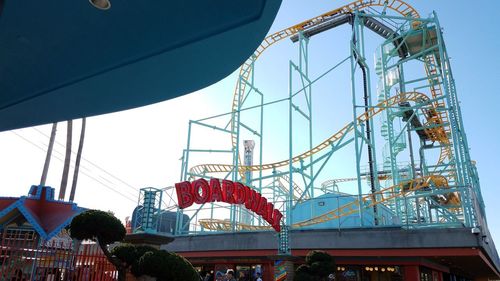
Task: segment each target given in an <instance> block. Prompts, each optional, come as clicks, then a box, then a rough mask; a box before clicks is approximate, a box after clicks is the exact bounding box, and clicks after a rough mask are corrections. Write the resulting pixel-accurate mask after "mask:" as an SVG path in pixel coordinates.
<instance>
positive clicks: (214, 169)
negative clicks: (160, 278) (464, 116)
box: [190, 92, 439, 175]
mask: <svg viewBox="0 0 500 281" xmlns="http://www.w3.org/2000/svg"><path fill="white" fill-rule="evenodd" d="M428 100H429V98H428V97H427V96H426V95H424V94H422V93H419V92H407V93H402V94H399V95H396V96H393V97H391V98H389V99H388V100H385V101H382V102H380V103H378V104H377V105H376V106H374V107H372V108H370V109H369V110H368V111H367V112H366V113H363V114H361V115H359V116H358V117H357V122H358V123H363V122H366V120H368V119H370V118H372V117H374V116H376V115H377V114H379V113H381V112H383V111H384V110H385V109H386V108H388V107H394V106H397V105H398V103H400V102H403V101H413V102H416V103H423V104H425V103H426V101H428ZM422 101H423V102H422ZM353 129H354V122H350V123H349V124H347V125H345V126H344V127H343V128H342V129H340V130H339V131H338V132H337V133H335V134H333V135H332V136H330V137H329V138H327V139H326V140H324V141H323V142H321V143H320V144H318V145H317V146H316V147H314V148H313V149H311V150H309V151H306V152H304V153H302V154H300V155H297V156H295V157H293V158H292V163H296V162H299V161H301V160H305V159H307V158H308V157H310V156H311V155H314V154H316V153H318V152H320V151H322V150H324V149H326V148H330V147H331V145H332V144H333V143H335V142H336V141H339V140H342V139H343V137H344V135H346V134H347V133H349V132H351V131H352V130H353ZM434 129H439V127H438V128H431V129H429V130H431V131H432V130H434ZM289 164H290V160H289V159H286V160H283V161H279V162H275V163H270V164H263V165H252V166H239V168H238V170H239V172H240V173H241V172H246V171H260V170H270V169H277V168H280V167H283V166H287V165H289ZM233 169H234V167H233V165H230V164H201V165H197V166H193V167H192V168H191V169H190V173H191V175H201V174H206V173H228V172H231V171H233Z"/></svg>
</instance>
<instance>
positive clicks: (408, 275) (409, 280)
mask: <svg viewBox="0 0 500 281" xmlns="http://www.w3.org/2000/svg"><path fill="white" fill-rule="evenodd" d="M404 276H405V278H404V280H405V281H420V270H419V268H418V265H408V266H405V267H404Z"/></svg>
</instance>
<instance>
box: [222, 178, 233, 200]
mask: <svg viewBox="0 0 500 281" xmlns="http://www.w3.org/2000/svg"><path fill="white" fill-rule="evenodd" d="M222 200H223V201H224V202H226V203H229V204H234V183H233V182H232V181H229V180H222Z"/></svg>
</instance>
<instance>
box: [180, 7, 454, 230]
mask: <svg viewBox="0 0 500 281" xmlns="http://www.w3.org/2000/svg"><path fill="white" fill-rule="evenodd" d="M367 7H384V8H385V9H390V10H392V11H394V12H396V13H398V14H400V15H402V16H404V17H409V18H419V17H420V15H419V14H418V12H417V11H416V10H415V9H414V8H413V7H412V6H410V5H409V4H407V3H405V2H404V1H400V0H378V1H377V0H375V1H373V0H371V1H369V0H359V1H354V2H352V3H350V4H347V5H345V6H342V7H340V8H337V9H334V10H332V11H329V12H327V13H324V14H321V15H319V16H317V17H314V18H311V19H309V20H306V21H303V22H301V23H299V24H296V25H293V26H291V27H288V28H286V29H283V30H280V31H278V32H275V33H273V34H271V35H269V36H267V37H266V38H265V39H264V41H263V42H262V44H261V45H260V46H259V47H258V48H257V50H256V51H255V53H254V55H253V56H252V57H251V58H249V59H248V60H247V61H246V62H245V63H244V64H243V65H242V66H241V68H240V71H239V77H242V79H246V80H248V79H249V77H250V75H251V71H252V64H253V63H254V62H255V60H256V59H258V58H259V57H260V55H261V54H262V53H263V52H264V51H265V50H266V49H267V48H269V47H270V46H272V45H274V44H275V43H277V42H279V41H281V40H283V39H286V38H289V37H291V36H293V35H295V34H297V33H299V32H300V31H303V30H305V29H308V28H311V27H314V26H317V25H320V24H322V23H324V22H326V21H328V20H330V19H332V18H333V17H335V16H339V15H343V14H349V13H353V12H354V11H360V10H363V9H365V8H367ZM425 63H426V65H425V70H426V73H427V76H428V77H429V78H428V80H429V83H430V85H431V87H430V89H431V93H432V98H433V100H434V102H432V103H431V102H429V97H428V96H426V95H425V94H422V93H418V92H407V93H401V94H399V95H396V96H393V97H391V98H389V99H388V100H386V101H383V102H381V103H379V104H377V105H376V106H374V107H372V108H370V109H369V110H368V111H367V112H366V113H363V114H361V115H360V116H358V117H357V122H359V123H364V122H365V121H366V120H368V119H370V118H373V117H374V116H375V115H377V114H379V113H381V112H383V111H384V110H385V109H386V108H390V107H393V106H397V105H398V103H400V102H405V101H412V102H415V103H418V104H419V105H423V107H421V108H420V110H421V111H422V112H423V115H424V116H425V118H426V121H427V122H426V123H425V124H424V131H425V133H426V135H427V136H428V137H429V139H430V140H431V141H436V142H439V143H440V144H441V152H440V156H439V160H438V164H442V163H444V162H445V161H447V160H449V161H451V160H452V158H453V154H452V151H451V140H450V132H451V128H450V127H449V122H448V115H447V113H446V112H443V111H442V109H443V108H445V105H444V102H443V101H442V96H443V95H442V91H441V88H440V85H439V83H435V81H434V79H435V78H434V77H435V76H436V74H437V73H438V69H437V66H436V61H435V59H434V56H433V55H428V56H426V57H425ZM245 88H246V83H236V87H235V90H234V95H233V103H232V112H233V116H232V119H231V121H230V123H231V132H232V133H231V139H232V146H233V150H235V149H236V147H237V143H236V142H237V136H236V133H235V125H236V123H235V120H237V115H238V114H239V111H238V102H239V101H240V100H243V99H244V95H245ZM353 127H354V124H353V122H351V123H349V124H347V125H346V126H344V127H343V128H342V129H340V130H339V131H338V132H336V133H335V134H333V135H332V136H331V137H329V138H327V139H326V140H324V141H323V142H321V143H320V144H319V145H317V146H316V147H314V148H313V149H311V150H309V151H306V152H304V153H302V154H300V155H297V156H295V157H293V158H292V160H291V162H292V163H296V162H299V161H301V160H304V159H306V158H308V157H310V156H312V155H314V154H316V153H318V152H320V151H323V150H325V149H327V148H329V147H331V144H332V143H334V142H336V141H339V140H341V139H342V138H343V137H344V136H345V135H346V134H348V133H350V132H351V131H352V130H353ZM238 157H239V155H238ZM240 163H241V161H240ZM290 164H291V163H290V160H289V159H287V160H283V161H279V162H275V163H270V164H263V165H252V166H243V165H242V166H239V167H238V171H234V166H233V165H229V164H202V165H196V166H193V167H192V168H190V170H189V171H190V174H191V175H202V174H207V173H229V172H238V173H240V174H242V175H243V174H244V173H245V172H246V171H261V170H269V169H277V168H280V167H284V166H287V165H290ZM454 176H455V175H454V174H451V173H448V174H447V175H441V174H439V173H438V171H437V170H435V171H434V172H431V174H430V175H429V176H426V177H422V178H417V179H414V180H410V181H406V182H401V183H399V184H397V185H394V186H391V187H388V188H384V189H382V190H380V191H377V192H376V193H374V194H370V195H366V196H363V197H362V198H361V202H362V203H361V205H362V206H363V207H364V208H365V207H371V206H374V205H377V204H381V203H384V202H386V201H387V200H390V199H393V198H396V197H399V196H405V195H407V194H408V193H411V192H415V191H417V190H422V189H425V188H429V187H430V186H431V185H432V186H434V187H438V188H447V187H448V181H449V180H454ZM285 180H286V179H285ZM293 186H294V195H295V194H297V193H298V194H300V193H301V192H302V190H301V188H300V187H299V186H298V185H296V184H294V183H293ZM448 196H449V197H450V198H447V201H453V203H457V202H459V201H460V199H459V198H458V196H457V195H456V194H454V193H449V195H448ZM294 197H295V196H294ZM374 198H375V199H374ZM295 199H297V198H295ZM359 205H360V202H359V200H355V201H353V202H351V203H348V204H346V205H343V206H340V207H339V208H338V209H335V210H333V211H330V212H327V213H325V214H323V215H320V216H317V217H314V218H311V219H309V220H306V221H302V222H298V223H295V224H293V225H292V227H302V226H308V225H313V224H317V223H322V222H326V221H329V220H333V219H337V218H340V217H343V216H347V215H350V214H352V213H355V212H357V211H359ZM199 223H200V225H201V226H203V227H204V228H205V229H211V230H224V231H228V230H231V229H232V227H235V229H236V230H267V229H270V227H269V226H255V225H248V224H241V223H236V224H235V225H234V226H233V225H232V223H231V222H230V221H228V220H218V219H200V220H199Z"/></svg>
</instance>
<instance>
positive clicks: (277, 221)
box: [273, 209, 283, 232]
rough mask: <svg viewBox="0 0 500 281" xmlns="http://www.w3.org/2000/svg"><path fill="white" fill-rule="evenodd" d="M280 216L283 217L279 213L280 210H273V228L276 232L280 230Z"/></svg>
mask: <svg viewBox="0 0 500 281" xmlns="http://www.w3.org/2000/svg"><path fill="white" fill-rule="evenodd" d="M281 218H283V214H281V212H280V210H278V209H274V210H273V228H274V230H276V231H277V232H280V231H281Z"/></svg>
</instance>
